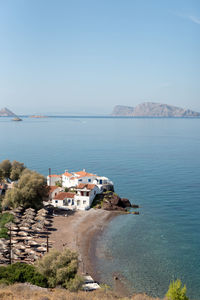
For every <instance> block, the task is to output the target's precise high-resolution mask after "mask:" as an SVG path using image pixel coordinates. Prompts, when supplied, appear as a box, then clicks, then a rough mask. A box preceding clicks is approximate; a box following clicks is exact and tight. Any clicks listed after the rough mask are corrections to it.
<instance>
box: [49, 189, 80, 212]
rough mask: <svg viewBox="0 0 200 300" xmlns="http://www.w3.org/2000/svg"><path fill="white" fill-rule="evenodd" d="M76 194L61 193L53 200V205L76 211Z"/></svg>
mask: <svg viewBox="0 0 200 300" xmlns="http://www.w3.org/2000/svg"><path fill="white" fill-rule="evenodd" d="M74 196H75V193H69V192H61V193H59V194H58V195H56V196H55V197H54V198H53V199H52V205H53V206H55V207H58V208H62V209H72V210H73V209H75V205H74Z"/></svg>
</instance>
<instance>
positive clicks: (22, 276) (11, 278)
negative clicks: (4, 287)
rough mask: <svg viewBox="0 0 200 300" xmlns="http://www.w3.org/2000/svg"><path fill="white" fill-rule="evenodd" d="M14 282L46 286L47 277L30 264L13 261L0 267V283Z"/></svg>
mask: <svg viewBox="0 0 200 300" xmlns="http://www.w3.org/2000/svg"><path fill="white" fill-rule="evenodd" d="M15 282H29V283H32V284H35V285H38V286H41V287H47V286H48V284H47V279H46V278H45V276H43V275H42V274H40V273H39V272H38V271H37V270H36V268H35V267H34V266H32V265H28V264H25V263H15V264H13V265H9V266H7V267H0V283H7V284H13V283H15Z"/></svg>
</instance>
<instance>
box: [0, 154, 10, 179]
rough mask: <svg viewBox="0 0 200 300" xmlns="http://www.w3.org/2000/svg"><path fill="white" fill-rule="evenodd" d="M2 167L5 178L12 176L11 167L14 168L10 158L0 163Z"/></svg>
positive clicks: (0, 167)
mask: <svg viewBox="0 0 200 300" xmlns="http://www.w3.org/2000/svg"><path fill="white" fill-rule="evenodd" d="M0 169H1V170H2V174H3V177H4V178H10V172H11V169H12V164H11V162H10V161H9V160H8V159H6V160H3V161H2V162H1V163H0Z"/></svg>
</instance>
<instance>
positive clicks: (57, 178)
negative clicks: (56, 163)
mask: <svg viewBox="0 0 200 300" xmlns="http://www.w3.org/2000/svg"><path fill="white" fill-rule="evenodd" d="M56 182H60V183H61V184H62V175H56V174H53V175H48V176H47V185H48V186H54V185H56Z"/></svg>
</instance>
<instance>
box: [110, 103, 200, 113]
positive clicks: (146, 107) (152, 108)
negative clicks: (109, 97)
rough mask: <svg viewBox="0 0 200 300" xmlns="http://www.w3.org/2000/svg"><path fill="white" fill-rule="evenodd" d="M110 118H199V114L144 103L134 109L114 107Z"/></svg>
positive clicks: (163, 105) (162, 105)
mask: <svg viewBox="0 0 200 300" xmlns="http://www.w3.org/2000/svg"><path fill="white" fill-rule="evenodd" d="M111 115H112V116H125V117H200V113H199V112H195V111H193V110H190V109H184V108H181V107H176V106H172V105H168V104H161V103H154V102H144V103H141V104H139V105H137V106H136V107H132V106H125V105H116V106H115V107H114V109H113V112H112V114H111Z"/></svg>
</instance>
